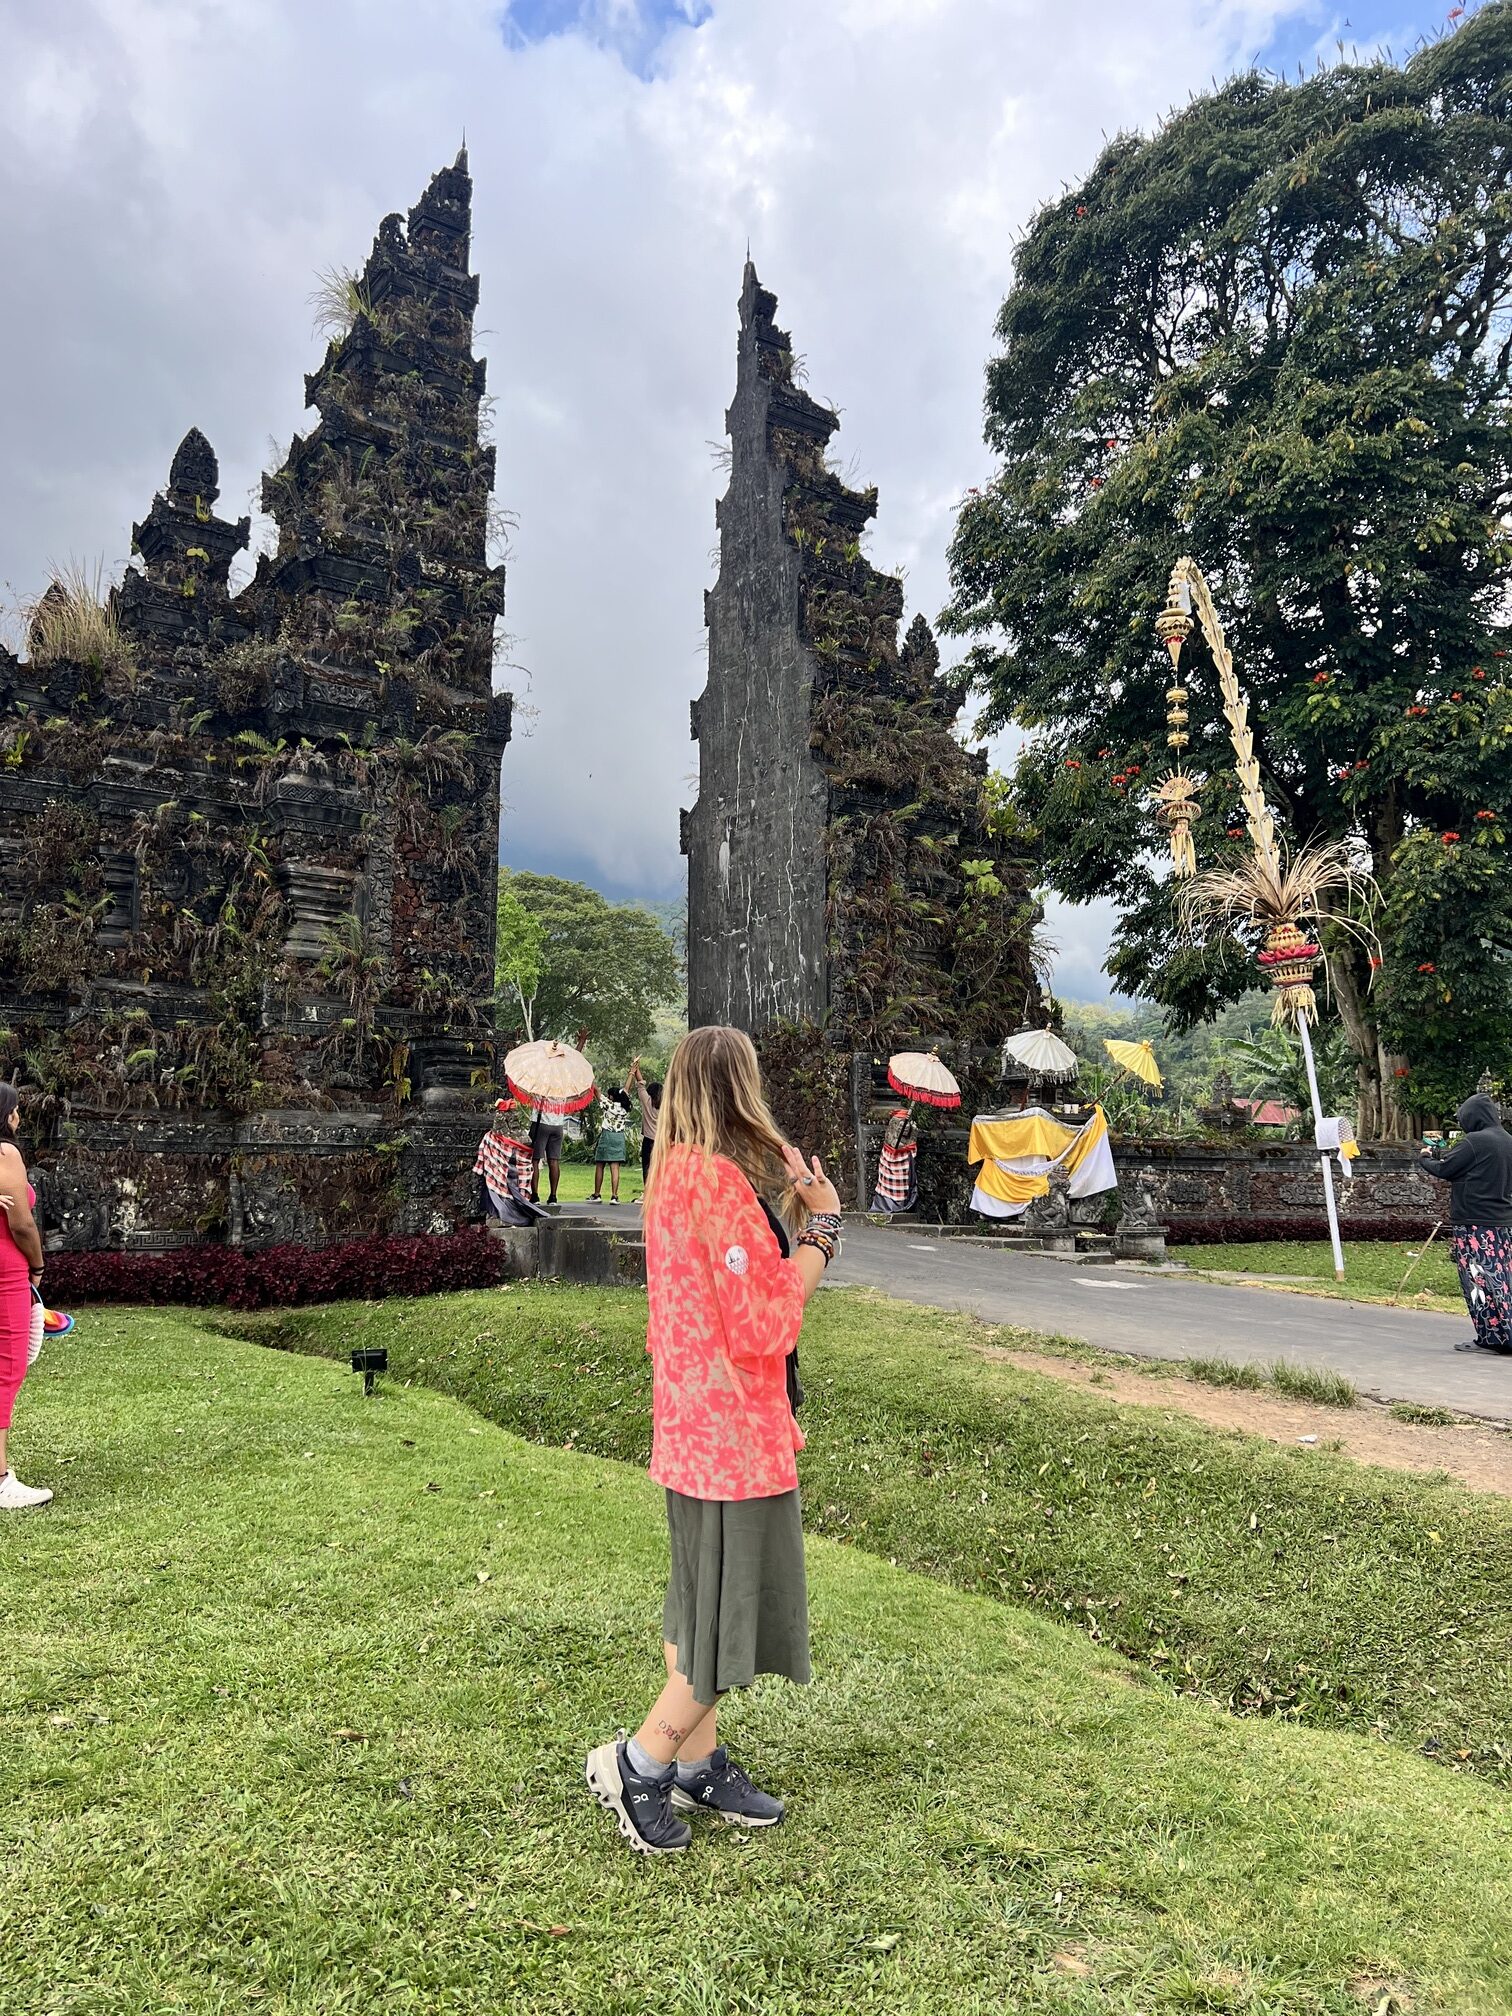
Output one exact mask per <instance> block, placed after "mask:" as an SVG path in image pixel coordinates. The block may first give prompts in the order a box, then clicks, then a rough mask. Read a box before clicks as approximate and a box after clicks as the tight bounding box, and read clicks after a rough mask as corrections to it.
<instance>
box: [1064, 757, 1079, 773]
mask: <svg viewBox="0 0 1512 2016" xmlns="http://www.w3.org/2000/svg"><path fill="white" fill-rule="evenodd" d="M1066 768H1067V769H1068V770H1080V768H1081V765H1080V763H1078V762H1077V760H1076V758H1075V757H1074V756H1068V757H1067V758H1066Z"/></svg>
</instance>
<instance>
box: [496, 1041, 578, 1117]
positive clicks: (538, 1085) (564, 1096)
mask: <svg viewBox="0 0 1512 2016" xmlns="http://www.w3.org/2000/svg"><path fill="white" fill-rule="evenodd" d="M504 1076H505V1077H506V1078H507V1079H508V1081H509V1089H510V1091H511V1092H513V1093H514V1095H515V1097H516V1098H517V1099H524V1100H526V1101H527V1102H528V1103H529V1104H530V1105H532V1106H534V1107H536V1108H537V1109H538V1110H539V1112H540V1113H541V1115H542V1117H543V1118H544V1119H547V1120H565V1119H566V1118H567V1115H568V1114H569V1113H581V1112H582V1110H583V1108H584V1107H585V1106H591V1105H592V1104H593V1066H592V1065H591V1064H590V1063H589V1062H588V1059H587V1058H586V1057H585V1056H584V1055H583V1053H582V1051H581V1050H574V1049H573V1047H572V1045H571V1044H570V1043H522V1044H521V1045H520V1047H519V1049H518V1050H511V1051H510V1053H509V1055H508V1056H507V1057H506V1058H505V1059H504Z"/></svg>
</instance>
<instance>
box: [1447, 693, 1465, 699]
mask: <svg viewBox="0 0 1512 2016" xmlns="http://www.w3.org/2000/svg"><path fill="white" fill-rule="evenodd" d="M1464 697H1465V696H1464V694H1463V693H1451V694H1450V695H1449V698H1450V699H1451V700H1463V699H1464Z"/></svg>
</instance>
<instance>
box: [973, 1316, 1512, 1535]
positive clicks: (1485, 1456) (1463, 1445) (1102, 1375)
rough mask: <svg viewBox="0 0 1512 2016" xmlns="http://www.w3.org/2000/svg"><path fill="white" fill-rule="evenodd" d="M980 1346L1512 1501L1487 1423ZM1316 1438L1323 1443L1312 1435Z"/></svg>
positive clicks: (1505, 1451) (1035, 1366) (1212, 1423)
mask: <svg viewBox="0 0 1512 2016" xmlns="http://www.w3.org/2000/svg"><path fill="white" fill-rule="evenodd" d="M975 1348H977V1349H979V1350H980V1351H981V1352H982V1355H983V1356H984V1357H986V1358H991V1359H994V1360H997V1361H998V1362H1000V1363H1002V1364H1007V1365H1017V1366H1019V1367H1020V1368H1021V1369H1022V1370H1023V1371H1025V1372H1043V1373H1044V1374H1045V1375H1046V1376H1047V1377H1049V1378H1051V1379H1063V1380H1064V1381H1065V1382H1066V1383H1067V1385H1070V1386H1084V1387H1086V1388H1087V1389H1088V1391H1089V1392H1093V1393H1095V1394H1096V1395H1097V1397H1098V1398H1099V1399H1100V1400H1114V1401H1117V1402H1118V1403H1119V1405H1121V1406H1134V1407H1156V1408H1159V1409H1161V1410H1162V1411H1163V1412H1165V1413H1168V1414H1184V1415H1186V1416H1187V1417H1188V1418H1189V1419H1191V1420H1193V1421H1201V1422H1203V1423H1204V1424H1205V1425H1206V1426H1208V1427H1209V1428H1237V1429H1239V1430H1240V1431H1241V1432H1242V1433H1244V1434H1246V1435H1260V1436H1263V1437H1264V1439H1265V1440H1266V1441H1267V1442H1276V1443H1282V1444H1285V1445H1286V1446H1287V1447H1290V1448H1297V1447H1299V1446H1300V1447H1302V1448H1304V1449H1312V1448H1318V1449H1334V1450H1337V1451H1338V1452H1339V1453H1340V1454H1341V1455H1344V1456H1349V1457H1352V1458H1353V1460H1354V1461H1355V1462H1356V1463H1375V1464H1379V1465H1380V1466H1381V1467H1382V1468H1383V1469H1387V1470H1438V1471H1445V1472H1447V1473H1448V1475H1449V1476H1451V1477H1457V1478H1458V1479H1459V1481H1460V1482H1461V1483H1462V1484H1468V1485H1469V1487H1470V1488H1471V1490H1472V1491H1490V1492H1494V1493H1496V1494H1497V1495H1498V1496H1500V1497H1503V1498H1512V1434H1509V1433H1507V1432H1506V1431H1505V1430H1501V1429H1496V1428H1492V1427H1488V1426H1487V1425H1486V1424H1485V1423H1483V1422H1479V1421H1474V1422H1470V1421H1467V1422H1462V1423H1460V1424H1458V1425H1457V1426H1455V1427H1453V1428H1424V1427H1419V1426H1416V1425H1414V1424H1413V1423H1411V1422H1407V1421H1393V1420H1392V1418H1391V1416H1390V1414H1388V1413H1387V1411H1386V1409H1385V1408H1384V1407H1383V1406H1381V1405H1379V1404H1377V1403H1375V1402H1372V1401H1362V1402H1361V1403H1360V1405H1359V1406H1357V1407H1319V1406H1317V1405H1315V1404H1314V1403H1313V1402H1311V1401H1308V1400H1291V1399H1288V1398H1287V1397H1286V1396H1285V1395H1283V1394H1279V1393H1277V1394H1271V1393H1255V1392H1251V1391H1249V1390H1248V1389H1247V1388H1245V1387H1242V1386H1208V1385H1205V1384H1203V1383H1202V1382H1201V1381H1200V1380H1196V1379H1179V1378H1174V1377H1165V1376H1162V1375H1159V1374H1152V1373H1149V1372H1142V1371H1134V1370H1124V1369H1123V1368H1122V1367H1120V1366H1118V1365H1115V1364H1111V1363H1108V1362H1107V1361H1106V1360H1105V1361H1103V1362H1102V1363H1098V1364H1089V1363H1086V1362H1084V1361H1081V1360H1077V1359H1073V1358H1057V1357H1052V1356H1049V1355H1046V1354H1043V1353H1041V1352H1038V1351H1006V1350H1003V1349H1001V1348H1000V1347H999V1346H997V1345H994V1344H984V1345H979V1346H977V1347H975ZM1309 1436H1316V1438H1317V1440H1316V1441H1315V1442H1312V1441H1307V1440H1305V1438H1307V1437H1309Z"/></svg>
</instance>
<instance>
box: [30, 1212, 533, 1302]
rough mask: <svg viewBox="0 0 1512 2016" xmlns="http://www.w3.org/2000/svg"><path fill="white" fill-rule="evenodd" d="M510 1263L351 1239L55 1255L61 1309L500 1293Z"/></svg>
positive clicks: (479, 1244) (477, 1240) (432, 1244)
mask: <svg viewBox="0 0 1512 2016" xmlns="http://www.w3.org/2000/svg"><path fill="white" fill-rule="evenodd" d="M504 1265H505V1253H504V1248H503V1246H502V1244H501V1243H500V1242H499V1241H498V1240H497V1239H491V1238H490V1237H489V1236H488V1234H487V1233H486V1232H483V1231H479V1230H476V1229H474V1230H470V1231H463V1232H448V1233H445V1234H442V1235H438V1236H436V1237H432V1238H422V1239H345V1240H341V1241H339V1242H338V1243H337V1244H335V1245H333V1246H265V1247H263V1248H262V1249H261V1250H260V1251H258V1252H247V1251H245V1250H244V1249H243V1248H241V1247H239V1246H181V1247H179V1248H177V1249H176V1250H175V1251H174V1252H171V1253H54V1254H52V1255H50V1256H49V1258H48V1262H47V1274H46V1294H47V1300H48V1304H49V1306H50V1307H52V1308H64V1309H66V1308H68V1307H69V1306H70V1305H71V1304H72V1303H75V1302H179V1303H189V1304H193V1305H195V1306H197V1307H210V1308H224V1309H272V1308H277V1307H279V1306H281V1305H285V1304H289V1303H296V1302H343V1301H370V1300H373V1299H376V1298H379V1297H382V1296H385V1295H439V1294H444V1293H446V1292H447V1291H449V1290H451V1289H455V1288H492V1287H494V1286H496V1285H497V1283H499V1282H500V1281H502V1280H503V1279H504Z"/></svg>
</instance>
